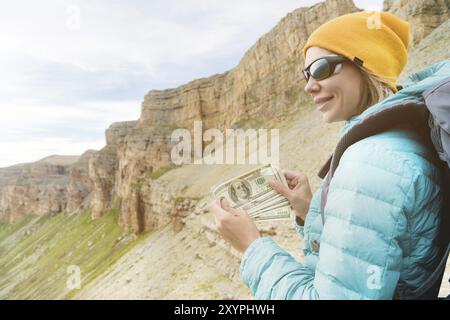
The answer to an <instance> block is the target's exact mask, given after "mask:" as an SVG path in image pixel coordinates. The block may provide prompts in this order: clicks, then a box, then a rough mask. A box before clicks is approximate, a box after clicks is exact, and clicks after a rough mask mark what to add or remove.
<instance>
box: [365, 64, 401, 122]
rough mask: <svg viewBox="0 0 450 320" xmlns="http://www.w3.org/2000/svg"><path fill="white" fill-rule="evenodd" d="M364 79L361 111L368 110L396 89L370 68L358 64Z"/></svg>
mask: <svg viewBox="0 0 450 320" xmlns="http://www.w3.org/2000/svg"><path fill="white" fill-rule="evenodd" d="M358 69H359V70H360V72H361V74H362V76H363V79H364V82H365V84H364V92H363V101H362V103H361V106H360V110H359V111H360V113H361V112H363V111H364V110H366V109H367V108H368V107H370V106H372V105H374V104H376V103H378V102H380V101H383V100H384V99H386V98H387V97H389V96H390V95H391V94H393V93H394V91H393V90H392V89H391V88H390V87H389V85H388V84H387V82H386V81H383V79H381V78H380V77H379V76H377V75H376V74H374V73H373V72H371V71H370V70H368V69H366V68H364V67H360V66H358Z"/></svg>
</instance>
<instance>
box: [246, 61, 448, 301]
mask: <svg viewBox="0 0 450 320" xmlns="http://www.w3.org/2000/svg"><path fill="white" fill-rule="evenodd" d="M449 76H450V60H444V61H442V62H439V63H435V64H433V65H431V66H430V67H428V68H426V69H424V70H421V71H419V72H417V73H414V74H412V75H411V76H410V77H409V78H408V80H407V81H406V82H405V83H404V84H403V87H404V88H403V90H401V91H399V92H397V93H396V94H395V95H391V96H390V97H388V98H387V99H385V100H384V101H382V102H380V103H377V104H375V105H373V106H371V107H370V108H368V109H366V110H365V111H364V112H363V113H361V114H360V115H357V116H354V117H352V118H350V119H349V120H347V121H346V123H345V125H344V126H343V127H342V129H341V135H343V134H345V133H346V132H347V131H348V130H349V129H350V128H351V127H352V126H353V125H355V124H356V123H357V122H359V121H360V120H361V119H364V118H365V117H367V116H368V115H369V114H372V113H373V112H377V111H380V110H382V109H383V108H386V107H387V106H393V105H394V104H397V103H401V102H403V101H405V100H411V99H414V100H416V99H417V100H418V101H423V98H422V96H421V93H422V92H423V91H425V90H426V89H428V88H430V87H431V86H433V85H434V84H436V83H438V82H439V81H441V80H443V79H444V78H446V77H449ZM417 139H418V137H417V136H416V135H415V134H414V133H413V132H411V131H407V130H404V129H401V128H398V129H395V130H390V131H387V132H383V133H381V134H377V135H374V136H371V137H368V138H365V139H363V140H361V141H359V142H357V143H355V144H353V145H352V146H350V147H349V148H348V149H347V150H346V151H345V153H344V154H343V156H342V158H341V160H340V163H339V166H338V167H337V169H336V171H335V173H334V176H333V179H332V180H331V183H330V187H329V193H328V199H327V204H326V206H325V224H324V225H323V224H322V219H321V216H320V196H321V187H322V185H323V182H322V184H321V187H320V188H319V189H318V190H317V191H316V192H315V193H314V195H313V199H312V201H311V205H310V208H309V212H308V215H307V218H306V221H305V226H304V228H303V227H299V226H298V225H295V228H296V229H297V231H298V232H299V233H300V235H301V236H304V246H303V251H304V254H305V259H304V262H303V263H299V262H297V261H296V260H295V259H294V258H293V257H292V256H291V255H290V254H288V253H287V252H286V251H284V250H283V249H282V248H281V247H279V246H278V245H277V244H276V243H275V242H274V241H273V240H272V239H271V238H267V237H262V238H259V239H258V240H256V241H254V242H253V243H252V244H251V245H250V247H249V248H248V249H247V250H246V251H245V253H244V255H243V257H242V261H241V265H240V273H241V278H242V280H243V281H244V282H245V283H246V284H247V285H248V286H249V288H250V289H251V291H252V293H253V295H254V297H255V298H257V299H392V298H393V296H394V293H395V291H396V290H399V289H402V288H416V287H418V286H419V285H420V284H421V283H422V282H423V281H424V280H425V279H426V278H427V276H428V275H429V274H430V272H431V271H432V270H433V268H434V266H435V263H436V260H437V248H436V246H435V245H434V244H433V240H434V239H435V238H436V236H437V232H438V225H439V210H440V207H441V205H442V201H443V195H442V190H441V187H440V186H441V181H440V175H439V170H438V169H437V167H436V166H435V165H434V164H433V162H432V160H431V159H432V156H431V154H430V151H429V150H427V149H426V148H425V147H423V146H422V144H420V143H419V142H418V141H417ZM314 240H315V241H317V243H318V244H319V246H320V250H317V249H318V246H317V244H313V243H314ZM317 251H318V252H317Z"/></svg>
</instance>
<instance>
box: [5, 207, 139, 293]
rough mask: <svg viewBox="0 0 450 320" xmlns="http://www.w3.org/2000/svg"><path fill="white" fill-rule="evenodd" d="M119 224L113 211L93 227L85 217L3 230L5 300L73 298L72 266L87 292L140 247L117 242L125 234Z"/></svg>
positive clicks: (30, 221) (127, 239)
mask: <svg viewBox="0 0 450 320" xmlns="http://www.w3.org/2000/svg"><path fill="white" fill-rule="evenodd" d="M117 218H118V213H117V211H116V210H112V211H111V212H109V213H108V214H106V215H105V216H104V217H102V218H101V219H98V220H94V221H92V220H91V218H90V212H89V211H85V212H83V213H80V214H78V215H67V214H59V215H55V216H46V217H41V218H39V217H27V218H25V219H24V220H22V221H20V222H18V223H16V224H14V225H9V226H7V225H1V226H0V299H36V298H39V299H55V298H56V299H62V298H69V297H70V296H71V295H72V294H73V292H71V291H70V290H69V289H67V287H66V281H67V279H68V277H69V274H68V273H67V267H68V266H70V265H77V266H79V267H80V270H81V281H82V285H83V286H84V285H86V284H88V283H89V282H90V281H91V280H92V279H94V278H95V277H97V276H98V275H99V274H101V273H102V272H103V271H105V270H107V269H108V268H109V267H110V266H111V265H112V264H113V263H114V262H115V261H116V260H117V259H118V258H120V257H121V256H122V255H123V254H124V253H125V252H126V251H127V250H129V248H131V247H133V246H134V245H135V244H136V243H137V242H138V241H133V239H132V238H133V237H132V236H123V239H122V240H121V241H117V239H118V238H119V237H121V236H122V234H123V231H122V229H121V228H120V227H119V226H118V224H117ZM144 237H145V236H142V237H141V238H144Z"/></svg>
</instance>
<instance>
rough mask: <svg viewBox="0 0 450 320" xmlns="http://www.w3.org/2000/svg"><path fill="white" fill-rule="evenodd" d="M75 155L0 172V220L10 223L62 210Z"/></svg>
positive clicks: (65, 202) (64, 205)
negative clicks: (29, 216) (31, 215)
mask: <svg viewBox="0 0 450 320" xmlns="http://www.w3.org/2000/svg"><path fill="white" fill-rule="evenodd" d="M77 160H78V157H77V156H50V157H47V158H44V159H42V160H40V161H38V162H35V163H30V164H20V165H15V166H12V167H9V168H4V169H0V220H2V221H7V222H10V223H13V222H15V221H17V220H18V219H20V218H21V217H23V216H25V215H28V214H35V215H44V214H48V213H58V212H61V211H64V210H65V208H66V205H67V200H68V189H67V186H68V184H69V180H70V167H71V164H73V163H76V161H77Z"/></svg>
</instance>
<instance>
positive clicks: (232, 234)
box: [209, 198, 261, 253]
mask: <svg viewBox="0 0 450 320" xmlns="http://www.w3.org/2000/svg"><path fill="white" fill-rule="evenodd" d="M209 210H210V211H211V212H212V213H214V217H215V219H216V225H217V229H218V230H219V233H220V234H221V235H222V237H223V238H224V239H225V240H226V241H228V242H229V243H230V244H231V245H232V246H233V248H235V249H236V250H238V251H239V252H241V253H244V252H245V250H247V248H248V247H249V246H250V244H252V242H253V241H255V240H256V239H258V238H259V237H261V235H260V234H259V231H258V229H257V228H256V225H255V223H254V222H253V220H252V219H251V218H250V217H249V216H248V214H247V213H246V212H245V211H244V210H241V209H234V208H232V207H230V205H229V203H228V201H227V200H226V199H225V198H223V199H222V201H221V200H216V201H214V202H212V203H211V204H210V205H209Z"/></svg>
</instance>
